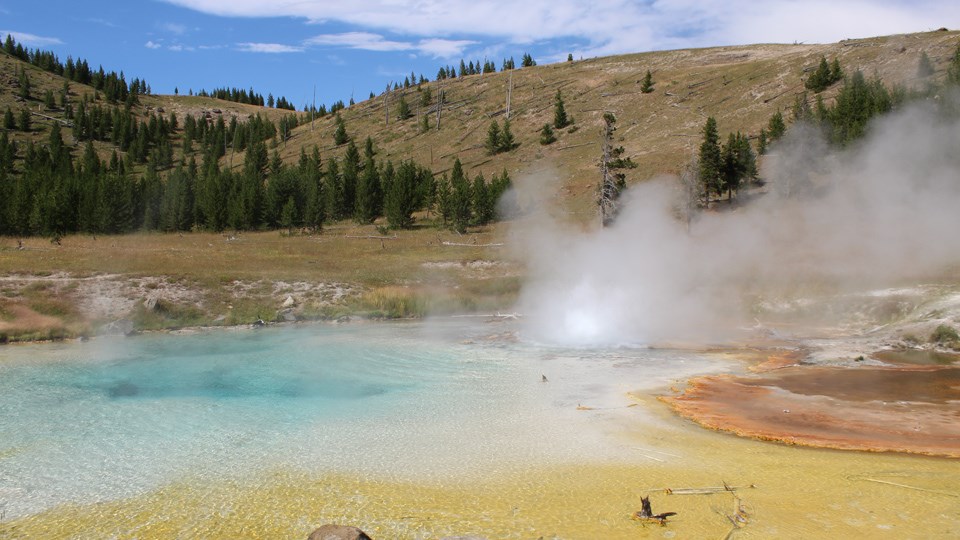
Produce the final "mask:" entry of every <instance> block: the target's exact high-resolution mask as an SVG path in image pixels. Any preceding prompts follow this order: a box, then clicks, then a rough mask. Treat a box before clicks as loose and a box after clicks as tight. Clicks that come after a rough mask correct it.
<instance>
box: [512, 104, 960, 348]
mask: <svg viewBox="0 0 960 540" xmlns="http://www.w3.org/2000/svg"><path fill="white" fill-rule="evenodd" d="M761 177H762V178H763V179H764V180H766V181H767V183H768V184H767V186H766V187H767V190H766V191H767V192H766V193H765V194H764V195H762V196H759V197H755V198H754V199H753V200H751V201H749V202H746V203H745V204H741V203H743V202H744V201H743V198H741V199H740V200H738V201H736V202H735V203H734V206H733V207H725V205H726V204H727V203H726V202H725V201H723V202H720V203H719V204H718V205H717V210H711V211H708V212H701V213H700V214H699V215H698V217H697V218H696V219H695V220H694V221H693V223H692V224H691V226H690V229H689V230H688V229H687V226H686V224H685V223H682V222H681V221H680V220H678V219H677V218H676V215H675V211H674V209H675V208H676V207H677V196H678V192H679V190H678V182H677V180H676V179H675V178H666V177H665V178H659V179H655V180H653V181H650V182H643V183H641V184H638V185H636V186H634V187H632V188H631V189H630V190H629V191H628V192H627V193H625V195H624V199H623V204H622V207H621V213H620V216H619V217H618V219H617V221H616V223H615V224H614V226H612V227H610V228H607V229H599V228H597V229H596V230H591V231H589V232H584V231H583V229H581V228H574V227H572V226H570V225H567V224H564V223H563V222H562V221H561V220H559V219H555V218H552V217H550V216H549V215H548V213H547V212H546V211H540V212H537V211H535V212H533V213H532V215H531V216H528V217H526V218H524V219H521V220H518V222H517V226H516V227H514V230H513V231H512V235H513V237H512V238H511V242H510V243H511V245H513V246H516V248H517V251H518V253H517V255H518V256H520V257H521V258H523V259H524V260H525V261H526V263H527V265H528V275H529V278H528V281H527V282H526V283H525V284H524V287H523V290H522V292H521V297H520V300H519V305H518V306H517V309H518V310H519V311H520V312H521V313H523V314H524V316H525V317H524V320H525V324H526V327H525V330H524V332H525V336H526V337H528V338H530V339H533V340H536V341H541V342H544V343H553V344H558V345H566V346H594V345H639V344H653V343H658V342H663V341H667V340H717V339H722V338H723V337H724V336H728V335H730V332H731V330H733V329H734V328H738V327H743V326H744V325H750V324H753V322H752V317H751V316H750V314H749V313H747V311H748V310H747V306H746V305H745V302H744V293H745V291H748V290H756V289H757V288H758V287H763V286H764V285H767V284H774V285H780V286H783V285H789V284H791V283H803V282H809V281H811V280H817V282H818V283H823V282H829V283H830V284H831V285H832V286H837V287H846V286H851V287H854V286H855V287H863V286H865V285H871V286H880V285H882V284H884V283H890V282H893V281H895V280H903V279H910V278H914V279H915V278H918V277H919V276H922V275H924V274H927V273H930V272H935V271H937V270H939V269H942V268H943V267H945V266H946V265H947V264H950V263H955V262H958V261H960V123H958V122H957V121H956V120H951V121H944V120H942V119H940V118H938V114H937V111H936V110H934V108H933V107H929V106H925V105H920V106H912V107H909V108H906V109H904V110H902V111H900V112H898V113H895V114H893V115H889V116H887V117H885V118H882V119H880V120H879V121H877V122H875V123H873V124H871V128H870V135H869V136H868V137H867V138H866V139H864V140H863V141H862V143H860V144H859V145H858V146H856V147H855V148H850V149H848V150H847V151H845V152H839V153H830V152H829V151H828V150H827V146H826V145H825V143H824V142H823V140H822V137H821V135H820V132H819V131H818V129H816V128H814V127H812V126H802V125H798V126H794V127H793V128H792V129H791V130H790V131H789V132H788V134H787V137H785V139H783V140H782V141H780V143H779V145H778V146H775V147H774V148H773V149H772V153H771V154H770V155H768V156H767V157H766V158H765V159H764V163H763V170H762V171H761ZM552 180H553V179H552V178H551V177H550V176H549V175H541V176H540V177H537V176H531V177H527V178H522V179H520V181H519V182H518V183H517V184H518V189H519V190H520V191H521V193H520V194H519V196H520V197H521V198H522V196H524V195H528V196H529V195H530V194H536V193H554V192H555V191H556V186H554V187H550V186H546V187H545V186H544V184H549V183H550V182H551V181H552ZM533 198H534V199H535V198H536V197H533ZM534 205H535V206H536V203H534ZM544 207H545V205H543V206H540V208H544Z"/></svg>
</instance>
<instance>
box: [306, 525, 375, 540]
mask: <svg viewBox="0 0 960 540" xmlns="http://www.w3.org/2000/svg"><path fill="white" fill-rule="evenodd" d="M307 540H373V539H372V538H370V537H369V536H367V533H365V532H363V531H361V530H360V529H358V528H356V527H351V526H350V525H333V524H327V525H324V526H322V527H320V528H319V529H317V530H315V531H313V532H312V533H310V536H308V537H307Z"/></svg>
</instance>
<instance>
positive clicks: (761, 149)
mask: <svg viewBox="0 0 960 540" xmlns="http://www.w3.org/2000/svg"><path fill="white" fill-rule="evenodd" d="M766 153H767V128H760V135H759V136H758V137H757V154H759V155H761V156H762V155H764V154H766Z"/></svg>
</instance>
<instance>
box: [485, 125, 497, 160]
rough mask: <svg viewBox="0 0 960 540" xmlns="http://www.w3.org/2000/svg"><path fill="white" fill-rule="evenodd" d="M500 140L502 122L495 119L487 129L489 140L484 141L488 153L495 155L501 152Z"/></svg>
mask: <svg viewBox="0 0 960 540" xmlns="http://www.w3.org/2000/svg"><path fill="white" fill-rule="evenodd" d="M500 140H501V139H500V123H499V122H497V121H496V120H494V121H492V122H490V127H489V128H488V129H487V140H486V142H485V143H484V147H485V148H486V149H487V153H488V154H490V155H493V154H496V153H499V152H500Z"/></svg>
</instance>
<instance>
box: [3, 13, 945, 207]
mask: <svg viewBox="0 0 960 540" xmlns="http://www.w3.org/2000/svg"><path fill="white" fill-rule="evenodd" d="M958 37H960V32H950V31H936V32H927V33H920V34H906V35H896V36H885V37H876V38H869V39H858V40H845V41H841V42H839V43H832V44H822V45H806V44H795V45H747V46H737V47H714V48H707V49H688V50H677V51H662V52H649V53H640V54H631V55H623V56H612V57H605V58H593V59H587V60H578V61H574V62H563V63H557V64H551V65H544V66H534V67H528V68H523V69H517V70H512V71H506V72H499V73H492V74H485V75H471V76H466V77H462V78H458V79H447V80H445V81H432V82H429V83H426V84H425V85H423V86H422V87H416V86H413V87H411V88H409V89H400V90H395V91H391V92H390V93H388V94H386V95H380V96H377V97H375V98H373V99H369V100H367V101H363V102H359V103H356V104H355V105H353V106H351V107H349V108H347V109H345V110H343V111H341V115H342V117H343V119H344V120H345V122H346V125H347V131H348V133H349V134H350V136H351V137H352V138H353V139H354V140H356V141H357V142H358V143H360V142H362V141H363V140H364V139H365V138H366V137H368V136H369V137H371V138H372V139H373V141H374V144H375V146H376V148H377V149H378V150H379V152H380V154H379V157H380V158H384V157H386V158H390V159H394V160H401V159H407V158H412V159H414V160H415V161H417V162H419V163H421V164H423V165H426V166H428V167H430V168H431V169H432V170H433V171H434V172H435V173H442V172H444V171H447V170H449V169H450V167H451V166H452V163H453V160H454V158H456V157H459V158H460V159H461V161H462V162H463V164H464V166H465V168H466V169H467V170H468V172H471V173H472V174H476V173H477V172H480V171H482V172H483V173H484V176H486V177H487V178H490V177H491V176H492V175H493V174H494V173H497V172H499V171H501V170H502V169H504V168H505V169H507V170H508V171H509V172H510V173H511V176H513V177H514V179H515V181H516V180H517V179H518V178H520V180H521V181H522V175H523V174H525V173H531V172H537V171H542V170H544V169H546V170H550V171H551V172H552V173H553V174H555V175H556V176H557V180H558V191H557V193H556V196H557V200H558V202H560V203H561V204H562V205H563V207H564V208H565V209H566V210H568V211H569V212H571V214H572V215H573V216H575V219H584V220H586V219H589V218H590V217H592V215H593V214H594V208H593V197H594V189H595V185H596V181H597V177H598V173H597V164H598V161H599V151H600V150H599V148H600V127H601V123H602V121H601V115H602V114H603V112H604V111H610V112H613V113H614V114H616V116H617V119H618V131H617V133H616V136H617V138H618V142H619V143H620V144H622V145H623V146H624V147H625V149H626V153H625V155H627V156H631V157H632V158H633V160H634V161H635V162H636V163H637V164H638V165H639V167H638V168H637V169H635V170H634V171H632V172H631V174H630V175H629V176H628V182H638V181H643V180H645V179H648V178H650V177H653V176H655V175H658V174H662V173H666V174H671V173H676V172H677V170H678V168H679V167H680V165H681V164H682V163H684V162H685V161H686V160H687V159H688V157H689V155H690V153H691V152H693V151H694V150H695V149H696V147H697V145H698V144H699V142H700V130H701V129H702V127H703V124H704V121H705V120H706V118H707V117H708V116H713V117H715V118H716V119H717V121H718V124H719V128H720V132H721V134H722V135H723V134H726V133H728V132H735V131H741V132H744V133H746V134H749V135H750V136H756V135H757V134H758V133H759V130H760V128H761V127H763V126H764V125H765V124H766V122H767V120H768V119H769V117H770V116H771V115H772V114H773V113H774V112H775V111H777V110H778V109H780V110H784V111H786V110H788V109H789V108H790V106H791V105H792V104H793V102H794V100H795V98H796V96H797V95H798V94H801V93H802V92H804V87H803V81H804V79H805V78H806V77H807V76H809V74H810V73H811V72H812V71H813V70H814V69H815V68H816V66H817V63H818V61H819V59H820V57H821V56H825V57H827V58H828V59H832V58H838V59H839V61H840V63H841V65H842V66H843V68H844V69H845V70H846V72H848V73H850V72H852V71H853V70H855V69H860V70H861V71H863V72H864V73H865V74H866V75H867V76H872V75H878V76H879V77H880V78H881V79H882V80H883V81H884V82H885V83H886V84H888V85H889V84H900V85H904V86H906V87H908V88H909V87H913V86H917V85H919V84H921V83H923V82H924V81H922V80H920V79H918V78H917V66H918V63H919V61H920V55H921V53H922V52H926V53H927V55H928V56H929V57H930V59H931V60H932V62H933V65H934V67H935V68H936V72H935V74H934V75H933V76H932V77H931V78H932V79H934V80H936V79H942V78H943V76H944V73H945V70H946V66H947V63H948V61H949V58H950V56H951V55H952V54H953V52H954V51H955V49H956V46H957V43H958ZM20 68H23V69H26V70H28V73H29V74H30V80H31V84H32V91H31V94H32V99H31V100H28V101H22V100H20V99H19V98H18V97H17V87H18V84H17V77H16V75H15V73H16V70H17V69H20ZM647 70H650V71H651V72H652V74H653V78H654V81H655V89H654V91H653V92H652V93H649V94H644V93H642V92H641V91H640V86H641V82H642V79H643V76H644V74H645V73H646V71H647ZM0 71H2V72H3V73H4V75H3V76H2V78H0V110H2V109H5V108H6V107H10V108H11V109H13V110H14V111H15V112H17V111H18V110H19V109H21V108H24V107H29V108H30V110H31V111H34V112H36V113H39V114H44V115H46V116H48V117H52V118H62V111H59V110H46V109H45V108H44V106H43V103H42V96H43V94H44V92H45V91H46V90H48V89H49V90H51V91H53V92H54V93H55V94H57V93H58V92H59V91H60V89H61V88H62V87H63V84H64V81H65V80H64V79H63V78H61V77H58V76H56V75H53V74H51V73H48V72H45V71H42V70H40V69H39V68H36V67H34V66H30V65H29V64H25V63H23V62H20V61H19V60H17V59H15V58H12V57H10V56H7V55H5V54H0ZM511 81H512V94H511V103H510V122H511V129H512V131H513V134H514V136H515V137H516V139H517V142H518V143H519V146H518V147H517V149H516V150H513V151H511V152H507V153H504V154H498V155H496V156H489V155H487V153H486V151H485V150H484V144H483V143H484V140H485V137H486V134H487V128H488V127H489V125H490V122H491V121H492V120H498V121H500V122H501V123H502V121H503V120H504V119H505V117H506V96H507V90H508V87H510V86H511ZM185 82H188V81H185ZM837 86H838V85H835V86H834V88H832V89H830V90H827V91H826V92H825V94H824V95H825V97H826V100H827V103H828V104H829V100H830V99H831V98H832V96H833V95H834V94H835V93H836V89H837ZM427 87H429V88H430V90H431V93H432V95H433V99H432V100H431V104H430V106H428V107H425V108H421V107H419V106H418V103H419V101H420V99H419V98H420V95H421V92H422V91H423V89H425V88H427ZM441 88H442V90H443V91H444V92H445V94H446V100H445V103H444V106H443V110H442V114H441V120H440V128H439V129H437V127H436V108H437V105H436V102H437V96H438V94H439V91H440V89H441ZM557 90H560V91H561V92H562V94H563V98H564V101H565V104H566V108H567V111H568V113H569V114H570V115H571V116H572V117H573V118H574V119H575V124H574V125H573V126H571V127H569V128H566V129H564V130H562V131H561V133H558V141H557V142H556V143H554V144H552V145H549V146H541V145H540V144H539V142H538V140H539V130H540V129H541V128H542V127H543V124H545V123H548V122H551V121H552V119H553V103H554V96H555V94H556V92H557ZM83 94H89V95H90V96H93V95H94V94H95V91H94V89H93V88H91V87H88V86H85V85H80V84H77V83H72V82H71V83H70V98H71V100H74V101H75V100H77V99H79V98H80V96H82V95H83ZM401 97H403V98H404V99H405V100H406V101H407V102H408V103H409V104H410V107H411V110H412V112H413V113H414V116H413V117H412V118H409V119H407V120H405V121H399V120H398V119H397V116H396V107H397V103H398V102H399V100H400V98H401ZM385 106H386V110H385ZM158 111H163V112H164V113H165V114H169V113H171V112H174V113H176V114H177V116H178V117H179V118H180V119H181V121H182V119H183V118H184V117H185V116H186V114H187V113H190V114H193V115H194V116H195V117H207V118H210V119H215V118H216V117H218V116H222V117H224V120H225V121H226V122H227V123H229V121H230V118H232V117H236V118H238V119H239V120H243V119H246V118H247V117H249V116H250V115H253V114H262V115H266V116H267V117H269V118H271V119H273V120H277V119H279V117H280V116H282V115H284V114H288V113H289V111H284V110H279V109H272V108H265V107H257V106H251V105H244V104H240V103H234V102H230V101H224V100H219V99H213V98H206V97H197V96H171V95H150V96H141V98H140V104H139V105H138V106H136V107H134V112H135V114H138V115H139V116H141V117H145V116H147V115H149V114H150V113H151V112H158ZM419 115H428V116H429V118H430V126H431V129H430V130H429V131H428V132H426V133H420V129H419ZM301 117H302V120H301V121H302V122H303V124H302V125H301V126H299V127H298V128H296V129H295V130H294V131H293V133H292V135H291V137H290V138H289V139H288V140H287V141H286V142H285V143H282V144H281V145H280V147H279V149H278V150H279V152H280V155H281V157H282V158H283V159H284V161H285V162H288V163H295V162H296V160H297V158H298V157H299V155H300V149H301V148H304V147H306V148H312V146H313V145H317V146H318V147H319V148H320V152H321V156H322V157H323V158H324V159H327V158H329V157H331V156H337V155H340V154H341V153H342V151H343V146H342V145H341V146H340V147H337V146H336V145H335V144H334V142H333V132H334V129H335V126H334V122H333V117H332V116H326V117H324V118H318V119H315V120H314V121H313V122H311V121H310V116H309V115H308V114H306V113H301ZM33 120H34V128H35V129H34V131H33V132H32V133H30V134H27V135H25V134H22V133H18V132H14V133H12V135H13V136H14V138H23V137H29V138H32V139H33V140H35V141H37V142H39V141H44V140H45V137H46V131H47V129H48V125H49V123H50V122H51V121H52V120H49V119H47V118H44V117H41V116H38V115H34V116H33ZM64 136H65V140H66V142H67V144H68V145H70V144H71V142H73V141H72V140H71V137H70V129H69V127H67V128H65V129H64ZM97 146H98V150H100V151H101V152H102V153H107V152H108V151H109V147H110V145H109V144H103V143H97ZM178 151H179V150H178ZM78 153H79V148H76V149H75V155H76V154H78ZM230 154H231V153H230V152H229V151H228V153H227V156H225V157H224V160H223V163H222V165H223V166H229V164H231V163H232V165H233V167H234V168H236V169H239V168H240V167H241V165H242V158H241V159H236V156H231V155H230Z"/></svg>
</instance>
